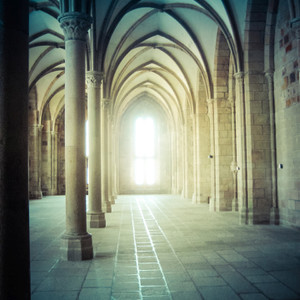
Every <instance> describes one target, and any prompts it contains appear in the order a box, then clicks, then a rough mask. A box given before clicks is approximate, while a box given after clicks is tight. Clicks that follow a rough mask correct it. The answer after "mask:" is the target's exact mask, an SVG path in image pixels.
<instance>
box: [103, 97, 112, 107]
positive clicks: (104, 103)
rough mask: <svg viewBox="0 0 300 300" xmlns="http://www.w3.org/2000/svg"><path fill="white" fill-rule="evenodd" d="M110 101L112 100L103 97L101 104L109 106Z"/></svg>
mask: <svg viewBox="0 0 300 300" xmlns="http://www.w3.org/2000/svg"><path fill="white" fill-rule="evenodd" d="M110 103H111V101H110V99H108V98H103V99H102V100H101V104H102V107H103V108H109V106H110Z"/></svg>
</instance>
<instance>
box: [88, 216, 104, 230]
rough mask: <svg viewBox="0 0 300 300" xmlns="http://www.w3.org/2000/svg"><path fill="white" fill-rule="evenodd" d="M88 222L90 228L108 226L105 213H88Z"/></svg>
mask: <svg viewBox="0 0 300 300" xmlns="http://www.w3.org/2000/svg"><path fill="white" fill-rule="evenodd" d="M87 222H88V225H89V227H90V228H104V227H106V220H105V214H104V213H103V212H100V213H89V212H88V213H87Z"/></svg>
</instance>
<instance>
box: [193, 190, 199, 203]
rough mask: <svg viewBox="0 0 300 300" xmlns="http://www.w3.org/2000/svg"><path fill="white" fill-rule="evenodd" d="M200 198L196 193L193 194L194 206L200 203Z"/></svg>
mask: <svg viewBox="0 0 300 300" xmlns="http://www.w3.org/2000/svg"><path fill="white" fill-rule="evenodd" d="M200 202H201V201H200V196H199V195H196V194H195V193H194V194H193V198H192V203H193V204H198V203H200Z"/></svg>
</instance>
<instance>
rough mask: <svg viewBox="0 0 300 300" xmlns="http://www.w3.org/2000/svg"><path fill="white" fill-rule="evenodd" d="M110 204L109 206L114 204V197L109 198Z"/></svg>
mask: <svg viewBox="0 0 300 300" xmlns="http://www.w3.org/2000/svg"><path fill="white" fill-rule="evenodd" d="M110 204H111V205H114V204H116V196H111V198H110Z"/></svg>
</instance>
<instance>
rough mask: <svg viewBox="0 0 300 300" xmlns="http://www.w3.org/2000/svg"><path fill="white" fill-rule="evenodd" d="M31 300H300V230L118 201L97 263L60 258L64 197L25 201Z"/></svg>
mask: <svg viewBox="0 0 300 300" xmlns="http://www.w3.org/2000/svg"><path fill="white" fill-rule="evenodd" d="M30 219H31V223H30V225H31V256H32V261H31V273H32V299H89V300H92V299H101V300H104V299H161V300H162V299H178V300H183V299H184V300H185V299H191V300H195V299H230V300H234V299H299V298H300V286H299V282H300V235H299V231H296V230H293V229H288V228H284V227H278V226H277V227H276V226H266V225H263V226H256V225H255V226H245V225H243V226H240V225H238V214H237V213H233V212H226V213H210V212H209V211H208V205H206V204H201V205H193V204H192V203H190V202H188V201H185V200H182V199H180V198H179V197H176V196H119V197H118V199H117V201H116V204H115V206H113V212H112V213H111V214H106V219H107V227H106V228H104V229H89V232H90V233H91V234H92V236H93V244H94V252H95V257H94V259H93V260H90V261H83V262H67V261H63V260H61V259H60V250H59V247H60V235H61V234H62V233H63V231H64V197H46V198H44V199H43V200H39V201H31V202H30Z"/></svg>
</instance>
